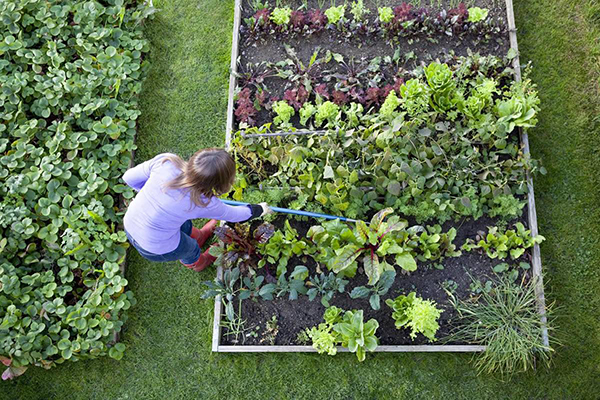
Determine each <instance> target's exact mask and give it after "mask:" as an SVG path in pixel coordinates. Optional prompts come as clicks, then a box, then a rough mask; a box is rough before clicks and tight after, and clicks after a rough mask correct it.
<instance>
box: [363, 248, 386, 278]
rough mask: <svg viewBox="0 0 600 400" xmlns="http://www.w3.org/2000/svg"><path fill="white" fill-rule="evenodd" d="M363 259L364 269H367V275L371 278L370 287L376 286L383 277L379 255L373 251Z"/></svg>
mask: <svg viewBox="0 0 600 400" xmlns="http://www.w3.org/2000/svg"><path fill="white" fill-rule="evenodd" d="M369 253H370V254H367V255H366V256H365V257H364V258H363V267H364V269H365V274H366V275H367V277H369V283H368V284H369V285H374V284H376V283H377V281H379V278H380V277H381V269H382V268H381V265H380V264H379V258H378V257H377V254H375V252H374V251H373V250H371V251H370V252H369Z"/></svg>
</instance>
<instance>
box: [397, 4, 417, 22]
mask: <svg viewBox="0 0 600 400" xmlns="http://www.w3.org/2000/svg"><path fill="white" fill-rule="evenodd" d="M413 17H414V13H413V6H412V4H407V3H402V4H400V5H399V6H397V7H394V23H398V22H405V21H408V20H411V19H413Z"/></svg>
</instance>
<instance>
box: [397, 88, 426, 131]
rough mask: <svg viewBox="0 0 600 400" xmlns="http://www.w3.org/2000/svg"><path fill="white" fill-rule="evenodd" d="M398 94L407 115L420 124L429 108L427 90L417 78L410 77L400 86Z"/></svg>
mask: <svg viewBox="0 0 600 400" xmlns="http://www.w3.org/2000/svg"><path fill="white" fill-rule="evenodd" d="M400 95H401V96H402V99H403V100H404V104H403V105H404V108H405V109H406V112H407V113H408V115H409V116H411V117H412V118H413V119H414V120H415V121H416V122H415V123H416V124H417V125H418V124H420V123H421V122H422V121H424V120H425V119H426V118H427V117H426V113H427V111H428V110H429V90H428V88H427V86H426V85H425V84H424V83H422V82H421V81H419V80H418V79H410V80H408V81H406V83H404V84H403V85H402V86H400Z"/></svg>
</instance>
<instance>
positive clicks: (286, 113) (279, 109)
mask: <svg viewBox="0 0 600 400" xmlns="http://www.w3.org/2000/svg"><path fill="white" fill-rule="evenodd" d="M273 111H274V112H275V114H277V116H276V117H275V118H273V122H274V123H275V124H277V125H279V126H281V127H288V126H290V119H291V118H292V117H293V116H294V114H295V113H296V111H295V110H294V107H292V106H290V105H288V103H287V102H286V101H285V100H280V101H277V102H275V104H273Z"/></svg>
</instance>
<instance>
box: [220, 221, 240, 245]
mask: <svg viewBox="0 0 600 400" xmlns="http://www.w3.org/2000/svg"><path fill="white" fill-rule="evenodd" d="M215 236H216V237H217V239H219V240H220V241H221V242H223V243H226V244H230V243H233V240H234V238H235V237H236V236H237V234H236V233H235V231H234V230H233V229H231V227H229V226H227V225H223V226H218V227H216V228H215Z"/></svg>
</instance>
